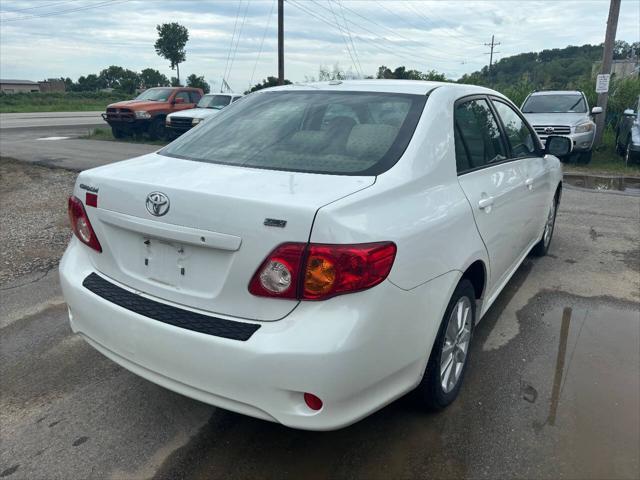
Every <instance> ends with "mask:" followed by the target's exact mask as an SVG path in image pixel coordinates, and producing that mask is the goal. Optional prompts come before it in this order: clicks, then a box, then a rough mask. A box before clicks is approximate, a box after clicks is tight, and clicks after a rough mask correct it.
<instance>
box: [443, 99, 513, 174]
mask: <svg viewBox="0 0 640 480" xmlns="http://www.w3.org/2000/svg"><path fill="white" fill-rule="evenodd" d="M454 121H455V131H454V136H455V145H456V164H457V165H458V173H462V171H461V170H460V168H464V166H466V165H468V168H466V170H470V169H474V168H479V167H482V166H484V165H488V164H490V163H495V162H499V161H501V160H504V159H506V158H507V154H506V150H505V147H504V144H503V142H502V138H501V135H500V129H499V128H498V122H497V121H496V119H495V117H494V116H493V113H492V111H491V108H490V107H489V103H488V102H487V100H485V99H475V100H469V101H467V102H463V103H459V104H457V105H456V107H455V112H454ZM461 147H462V148H461ZM463 171H464V170H463Z"/></svg>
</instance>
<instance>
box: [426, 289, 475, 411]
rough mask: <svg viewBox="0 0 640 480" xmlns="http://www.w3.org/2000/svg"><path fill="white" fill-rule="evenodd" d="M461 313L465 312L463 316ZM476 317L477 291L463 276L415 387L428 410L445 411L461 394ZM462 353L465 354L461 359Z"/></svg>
mask: <svg viewBox="0 0 640 480" xmlns="http://www.w3.org/2000/svg"><path fill="white" fill-rule="evenodd" d="M459 313H462V316H461V317H459V315H458V314H459ZM459 318H461V319H462V323H461V325H462V327H460V326H459V325H460V323H458V319H459ZM475 318H476V299H475V290H474V288H473V285H472V284H471V282H470V281H469V280H467V279H466V278H463V279H462V280H461V281H460V283H458V286H457V287H456V289H455V290H454V292H453V295H452V296H451V300H450V301H449V304H448V305H447V308H446V310H445V312H444V318H443V319H442V323H441V325H440V329H439V330H438V335H437V336H436V340H435V342H434V344H433V348H432V349H431V354H430V355H429V362H428V363H427V368H426V370H425V372H424V376H423V377H422V381H421V382H420V384H419V385H418V387H417V388H416V394H417V397H418V399H419V401H420V403H421V405H423V406H424V407H426V408H427V409H429V410H442V409H444V408H445V407H447V406H449V405H450V404H451V403H452V402H453V401H454V400H455V399H456V397H457V396H458V393H459V392H460V387H461V385H462V381H463V379H464V374H465V372H466V370H467V365H468V363H469V353H470V346H471V340H472V338H473V328H474V325H475ZM451 327H453V328H451ZM452 345H453V346H452ZM448 351H451V353H448ZM461 355H464V357H463V358H461ZM456 359H457V360H456ZM460 360H462V361H460ZM452 363H453V366H452V367H449V368H447V365H451V364H452ZM454 369H455V370H454ZM441 372H442V373H441ZM452 372H455V377H453V376H452ZM443 384H445V385H446V387H445V386H443Z"/></svg>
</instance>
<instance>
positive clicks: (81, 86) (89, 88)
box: [73, 73, 106, 92]
mask: <svg viewBox="0 0 640 480" xmlns="http://www.w3.org/2000/svg"><path fill="white" fill-rule="evenodd" d="M101 88H106V83H105V82H104V80H103V79H102V78H100V77H99V76H98V75H96V74H95V73H91V74H89V75H87V76H86V77H85V76H81V77H80V78H78V82H77V83H76V84H75V85H74V86H73V90H74V91H77V92H96V91H98V90H100V89H101Z"/></svg>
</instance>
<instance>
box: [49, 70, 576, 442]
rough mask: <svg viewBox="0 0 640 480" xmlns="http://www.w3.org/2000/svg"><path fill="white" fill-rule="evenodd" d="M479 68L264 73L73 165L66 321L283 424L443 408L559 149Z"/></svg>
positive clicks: (514, 261)
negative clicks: (385, 73)
mask: <svg viewBox="0 0 640 480" xmlns="http://www.w3.org/2000/svg"><path fill="white" fill-rule="evenodd" d="M545 148H546V150H545V149H543V148H542V146H541V144H540V142H539V140H538V137H537V136H536V134H535V132H534V131H533V130H532V128H531V127H530V126H529V124H528V123H527V121H526V120H525V119H524V117H523V116H522V114H521V113H520V111H519V110H518V109H517V108H516V107H515V106H514V105H513V104H512V103H511V102H510V101H509V100H508V99H506V98H505V97H504V96H503V95H501V94H499V93H497V92H495V91H492V90H488V89H486V88H481V87H476V86H470V85H457V84H449V83H435V82H413V81H394V80H389V81H386V80H371V81H345V82H339V81H338V82H329V83H317V84H309V85H302V86H300V85H295V86H294V85H291V86H286V87H278V88H274V89H269V90H263V91H260V92H257V93H254V94H251V95H250V96H248V97H246V98H245V99H244V101H242V102H238V103H237V104H233V105H231V106H229V107H228V108H226V109H224V110H223V111H222V112H221V113H220V114H219V115H218V116H216V117H215V118H212V119H211V120H210V121H209V122H206V123H205V124H203V125H200V126H198V127H197V128H195V129H193V130H192V131H190V132H188V133H187V134H185V135H184V136H183V137H181V138H180V139H178V140H177V141H175V142H173V143H171V144H170V145H168V146H166V147H165V148H163V149H161V150H159V151H158V152H156V153H152V154H149V155H144V156H142V157H138V158H134V159H131V160H126V161H123V162H119V163H115V164H111V165H107V166H104V167H99V168H94V169H91V170H87V171H84V172H82V173H81V174H80V175H79V176H78V180H77V183H76V186H75V190H74V193H73V196H72V197H71V198H70V199H69V216H70V220H71V224H72V227H73V231H74V233H75V235H74V237H73V238H72V240H71V243H70V245H69V247H68V249H67V251H66V253H65V255H64V257H63V259H62V263H61V264H60V276H61V281H62V289H63V292H64V297H65V299H66V301H67V303H68V305H69V318H70V322H71V328H72V329H73V331H74V332H76V333H78V334H79V335H80V336H82V338H84V339H85V340H86V341H87V342H89V343H90V344H91V345H92V346H93V347H95V348H96V349H97V350H98V351H100V352H101V353H103V354H104V355H106V356H107V357H109V358H110V359H112V360H113V361H115V362H116V363H118V364H120V365H122V366H123V367H125V368H127V369H128V370H130V371H132V372H134V373H136V374H137V375H139V376H141V377H144V378H146V379H148V380H150V381H152V382H155V383H157V384H159V385H162V386H164V387H166V388H168V389H171V390H174V391H176V392H179V393H181V394H183V395H186V396H188V397H192V398H195V399H198V400H201V401H203V402H207V403H209V404H212V405H216V406H219V407H222V408H225V409H228V410H233V411H236V412H240V413H243V414H246V415H251V416H254V417H258V418H262V419H266V420H271V421H275V422H279V423H282V424H284V425H287V426H290V427H295V428H302V429H309V430H330V429H336V428H340V427H344V426H346V425H349V424H351V423H353V422H355V421H357V420H359V419H361V418H363V417H365V416H367V415H369V414H371V413H372V412H374V411H376V410H378V409H380V408H381V407H383V406H384V405H386V404H388V403H389V402H392V401H393V400H394V399H396V398H398V397H400V396H402V395H404V394H405V393H407V392H409V391H411V390H414V389H416V390H417V397H418V398H420V399H421V401H422V402H423V403H424V405H425V407H430V408H436V409H440V408H444V407H446V406H447V405H448V404H450V403H451V402H452V401H453V400H454V399H455V397H456V396H457V395H458V392H459V391H460V386H461V384H462V380H463V377H464V374H465V370H466V368H467V364H468V360H469V356H468V352H469V346H470V342H471V341H472V338H473V329H474V326H475V325H476V323H477V322H478V321H479V320H480V319H481V318H482V316H483V315H484V314H485V312H486V311H487V309H488V308H489V307H490V306H491V304H492V303H493V301H494V300H495V299H496V297H497V296H498V295H499V294H500V291H501V290H502V289H503V287H504V286H505V284H506V283H507V282H508V281H509V279H510V277H511V276H512V275H513V274H514V272H515V271H516V270H517V269H518V267H519V265H520V263H521V262H522V261H523V259H524V258H525V257H526V256H527V255H528V254H529V253H530V252H533V253H535V254H536V255H544V254H545V253H546V252H547V249H548V248H549V243H550V241H551V236H552V234H553V227H554V221H555V212H556V209H557V206H558V202H559V200H560V194H561V185H562V172H561V166H560V162H559V161H558V159H557V158H556V156H557V155H564V154H566V153H568V151H569V149H570V148H571V147H570V142H569V141H568V140H567V139H566V138H564V137H548V138H547V142H546V147H545Z"/></svg>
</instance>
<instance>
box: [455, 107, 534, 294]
mask: <svg viewBox="0 0 640 480" xmlns="http://www.w3.org/2000/svg"><path fill="white" fill-rule="evenodd" d="M454 118H455V139H456V163H457V168H458V182H459V183H460V186H461V187H462V190H463V191H464V194H465V195H466V197H467V199H468V201H469V203H470V205H471V209H472V211H473V216H474V219H475V222H476V226H477V228H478V231H479V233H480V236H481V237H482V239H483V241H484V243H485V246H486V248H487V251H488V254H489V262H490V265H489V268H490V278H489V283H488V287H489V288H488V290H487V291H488V292H489V294H490V295H491V294H493V292H494V291H495V289H496V287H498V286H499V285H501V284H502V283H503V281H504V280H505V279H506V277H507V276H508V275H509V274H510V272H511V270H512V269H513V267H514V266H515V263H516V262H517V261H518V260H519V258H520V256H521V253H522V249H523V245H522V244H523V233H522V230H523V228H524V224H525V218H524V216H523V214H522V212H523V208H526V205H525V203H526V202H525V196H524V195H523V194H524V193H525V190H526V186H525V179H526V171H525V162H524V161H523V160H510V159H509V158H508V156H509V151H508V146H507V144H506V142H505V139H504V137H503V135H502V133H501V130H500V127H499V124H498V121H497V120H496V118H495V116H494V114H493V111H492V110H491V107H490V105H489V100H488V99H487V98H486V97H484V96H481V97H471V98H464V99H462V100H459V101H458V102H457V103H456V106H455V113H454Z"/></svg>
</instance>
